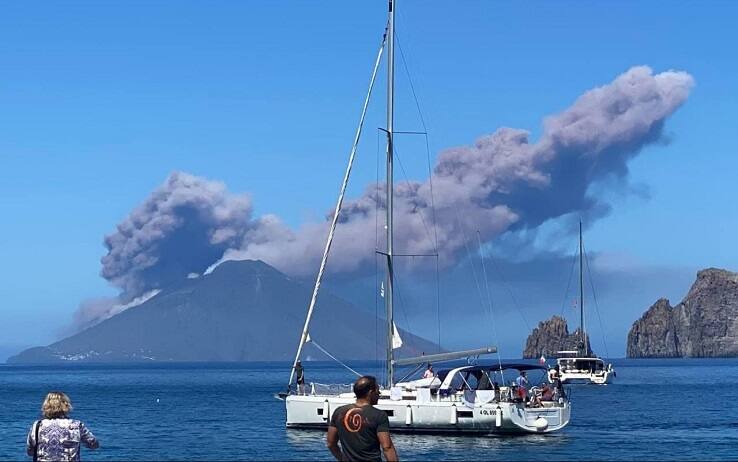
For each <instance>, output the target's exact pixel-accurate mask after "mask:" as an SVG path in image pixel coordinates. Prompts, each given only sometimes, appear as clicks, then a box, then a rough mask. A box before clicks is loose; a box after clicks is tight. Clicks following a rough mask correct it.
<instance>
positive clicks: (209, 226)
mask: <svg viewBox="0 0 738 462" xmlns="http://www.w3.org/2000/svg"><path fill="white" fill-rule="evenodd" d="M251 210H252V207H251V200H250V199H249V197H248V196H246V195H235V194H231V193H228V192H227V191H226V187H225V185H224V184H223V183H220V182H216V181H208V180H206V179H203V178H198V177H196V176H193V175H189V174H187V173H181V172H175V173H172V174H171V175H170V176H169V178H168V179H167V180H166V182H165V183H164V184H163V185H161V186H160V187H159V188H157V189H156V190H155V191H154V192H153V193H152V194H151V195H150V196H149V197H148V199H146V200H145V201H144V203H143V204H141V205H140V206H139V207H137V208H136V209H134V210H133V211H132V212H131V214H130V215H129V216H128V217H126V218H125V219H124V220H123V221H122V222H121V223H120V224H118V227H117V229H116V231H115V232H114V233H112V234H110V235H108V236H106V237H105V247H106V248H107V249H108V253H107V255H105V256H104V257H103V258H102V266H103V267H102V271H101V275H102V276H103V277H104V278H105V279H107V280H108V281H110V282H111V283H112V284H113V285H115V286H117V287H119V288H120V289H122V291H123V293H122V295H121V297H120V299H121V301H122V302H123V303H127V302H129V301H131V300H132V299H134V298H135V297H138V296H140V295H142V294H144V293H146V292H150V291H152V290H156V289H160V288H162V287H164V286H166V285H167V284H170V283H172V282H175V281H179V280H181V279H184V278H186V277H187V275H188V274H190V273H201V272H203V271H204V270H205V269H206V268H207V267H208V265H210V264H212V263H213V261H215V260H217V259H218V258H220V257H221V256H222V255H223V252H224V251H225V250H226V249H229V248H233V247H235V246H238V245H240V244H241V242H242V240H243V236H244V234H245V233H246V232H247V231H248V229H249V224H250V217H251Z"/></svg>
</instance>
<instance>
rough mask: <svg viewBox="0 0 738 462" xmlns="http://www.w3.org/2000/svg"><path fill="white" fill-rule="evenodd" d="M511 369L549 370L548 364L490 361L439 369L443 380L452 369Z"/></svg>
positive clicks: (468, 370)
mask: <svg viewBox="0 0 738 462" xmlns="http://www.w3.org/2000/svg"><path fill="white" fill-rule="evenodd" d="M509 369H517V370H518V371H531V370H539V371H547V370H548V369H547V368H546V366H541V365H539V364H525V363H502V364H500V363H488V364H477V365H474V366H460V367H455V368H453V369H441V370H440V371H438V377H439V378H440V379H441V380H443V379H444V378H445V377H447V376H448V374H449V373H450V372H452V371H455V372H465V373H472V374H474V373H481V372H482V371H492V372H494V371H499V370H503V371H505V370H509Z"/></svg>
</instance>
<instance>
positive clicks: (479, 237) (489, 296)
mask: <svg viewBox="0 0 738 462" xmlns="http://www.w3.org/2000/svg"><path fill="white" fill-rule="evenodd" d="M477 244H478V245H479V261H480V262H481V263H482V271H483V274H484V285H485V286H486V288H487V301H488V303H489V313H490V316H491V318H492V329H493V332H494V333H495V343H497V344H498V345H499V343H500V337H499V336H498V335H497V323H496V322H495V313H494V308H493V306H492V294H491V293H490V290H489V278H488V277H487V267H486V266H485V265H484V254H483V253H482V234H481V233H480V232H479V230H477ZM523 319H525V318H523ZM496 350H497V363H498V364H499V365H500V375H502V383H505V373H504V372H503V370H502V358H501V357H500V349H499V348H496Z"/></svg>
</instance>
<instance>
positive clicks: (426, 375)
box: [423, 363, 436, 379]
mask: <svg viewBox="0 0 738 462" xmlns="http://www.w3.org/2000/svg"><path fill="white" fill-rule="evenodd" d="M435 376H436V373H435V372H433V365H432V364H431V363H428V369H426V370H425V372H423V378H424V379H432V378H433V377H435Z"/></svg>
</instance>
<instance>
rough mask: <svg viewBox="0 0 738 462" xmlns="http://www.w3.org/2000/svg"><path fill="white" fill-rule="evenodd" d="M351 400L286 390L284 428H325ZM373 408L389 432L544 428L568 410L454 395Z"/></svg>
mask: <svg viewBox="0 0 738 462" xmlns="http://www.w3.org/2000/svg"><path fill="white" fill-rule="evenodd" d="M354 401H355V398H354V397H353V394H346V395H340V396H331V395H322V396H321V395H289V396H287V398H286V406H287V427H288V428H325V427H327V425H328V422H329V421H330V416H332V415H333V412H334V411H335V409H336V408H338V407H339V406H343V405H344V404H350V403H353V402H354ZM375 407H376V408H377V409H380V410H383V411H385V412H387V414H388V418H389V422H390V428H391V430H392V431H396V432H417V433H447V434H490V433H503V434H504V433H507V434H516V433H517V434H525V433H548V432H552V431H556V430H559V429H561V428H563V427H564V426H566V425H567V424H568V423H569V418H570V414H571V407H570V405H569V403H568V402H566V403H563V404H559V403H548V405H547V406H546V407H537V408H533V407H524V406H523V404H522V403H513V402H500V403H496V402H489V403H484V404H478V405H473V407H469V406H468V405H467V404H466V403H465V402H464V401H463V400H462V399H461V398H460V397H459V396H451V397H448V398H442V399H440V400H438V401H435V400H434V401H429V402H424V403H417V402H414V400H412V399H402V400H397V401H394V400H390V399H382V400H380V402H379V404H377V405H376V406H375ZM498 413H499V415H500V418H498Z"/></svg>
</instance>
